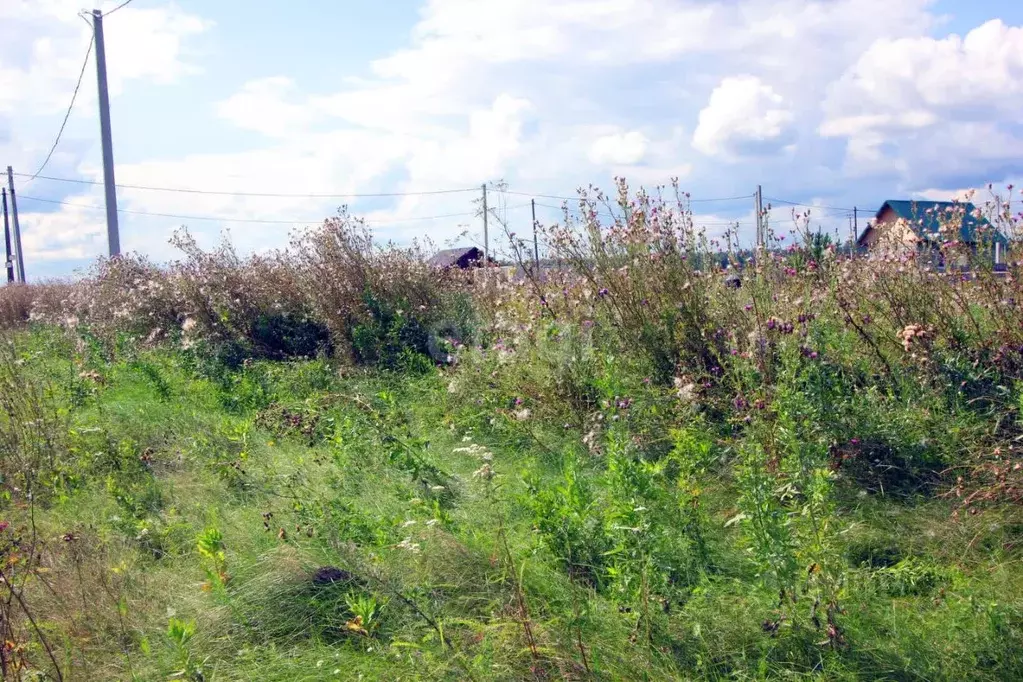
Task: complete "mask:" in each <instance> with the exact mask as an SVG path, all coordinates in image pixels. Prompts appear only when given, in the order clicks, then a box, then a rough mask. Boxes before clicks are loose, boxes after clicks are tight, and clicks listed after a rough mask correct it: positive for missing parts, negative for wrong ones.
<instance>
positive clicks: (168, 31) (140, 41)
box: [0, 0, 211, 115]
mask: <svg viewBox="0 0 1023 682" xmlns="http://www.w3.org/2000/svg"><path fill="white" fill-rule="evenodd" d="M4 5H5V9H4V10H0V41H2V42H6V43H8V44H11V43H14V44H17V45H21V46H22V47H23V48H24V49H25V52H23V53H20V54H19V53H16V52H14V51H10V52H8V51H6V50H3V51H0V113H4V112H12V113H13V112H17V113H18V114H22V115H29V114H53V113H57V112H61V111H63V110H64V109H65V108H66V107H67V105H68V101H69V100H70V96H71V91H72V90H73V88H74V85H75V82H76V81H77V79H78V74H79V72H80V71H81V67H82V62H83V58H84V57H85V53H86V51H87V49H88V46H89V40H90V39H91V36H92V30H91V29H90V28H89V26H88V25H87V24H86V23H85V22H83V21H82V20H81V19H80V18H79V17H78V16H77V12H78V11H79V5H78V3H76V2H70V1H67V0H57V1H51V2H38V3H37V2H35V1H34V0H33V2H29V1H28V0H21V2H17V3H16V4H14V5H8V4H7V3H4ZM4 12H9V14H8V15H7V16H6V17H5V15H4ZM210 26H211V23H210V22H208V21H205V20H203V19H200V18H199V17H196V16H194V15H190V14H187V13H185V12H183V11H182V10H181V9H179V8H177V7H176V6H175V5H173V4H171V5H168V6H167V7H163V8H155V9H150V8H147V9H136V8H135V7H126V8H124V9H123V10H121V11H119V12H117V13H116V14H115V15H113V16H111V17H109V18H108V19H107V20H105V22H104V36H105V38H106V51H107V73H108V74H109V87H110V93H111V95H113V96H116V95H117V94H119V93H120V92H121V91H122V90H123V88H124V86H125V83H126V82H128V81H130V80H133V79H134V80H152V81H155V82H159V83H170V82H174V81H175V80H176V79H178V78H180V77H181V76H183V75H187V74H191V73H197V72H199V70H200V69H199V67H198V66H197V65H196V64H195V63H191V62H188V61H186V60H185V59H184V57H185V54H184V43H185V41H187V40H188V39H189V38H190V37H192V36H194V35H197V34H199V33H202V32H203V31H205V30H207V29H208V28H210ZM15 41H17V42H15ZM95 68H96V67H95V54H91V55H90V57H89V65H88V66H87V67H86V74H85V76H86V77H85V79H84V83H83V87H82V89H81V91H80V92H79V94H78V102H79V104H83V105H86V106H87V105H88V104H89V103H91V102H94V101H95V97H96V87H95V84H94V83H95Z"/></svg>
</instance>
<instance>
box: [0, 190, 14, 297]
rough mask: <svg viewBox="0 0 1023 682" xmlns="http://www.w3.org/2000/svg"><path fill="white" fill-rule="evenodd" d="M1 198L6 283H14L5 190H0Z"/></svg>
mask: <svg viewBox="0 0 1023 682" xmlns="http://www.w3.org/2000/svg"><path fill="white" fill-rule="evenodd" d="M0 195H2V197H3V212H4V245H5V246H6V247H7V261H6V263H7V283H8V284H12V283H14V258H12V257H11V225H10V223H9V222H7V188H6V187H4V188H3V189H2V190H0Z"/></svg>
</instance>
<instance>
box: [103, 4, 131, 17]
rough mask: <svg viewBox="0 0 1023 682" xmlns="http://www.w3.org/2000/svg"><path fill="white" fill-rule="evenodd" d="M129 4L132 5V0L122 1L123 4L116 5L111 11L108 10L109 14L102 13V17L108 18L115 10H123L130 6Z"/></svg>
mask: <svg viewBox="0 0 1023 682" xmlns="http://www.w3.org/2000/svg"><path fill="white" fill-rule="evenodd" d="M131 3H132V0H124V2H122V3H121V4H120V5H118V6H117V7H115V8H113V9H112V10H110V11H109V12H104V13H103V16H104V17H109V16H110V15H111V14H113V13H114V12H116V11H117V10H119V9H124V8H125V7H127V6H128V5H130V4H131Z"/></svg>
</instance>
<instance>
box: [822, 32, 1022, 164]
mask: <svg viewBox="0 0 1023 682" xmlns="http://www.w3.org/2000/svg"><path fill="white" fill-rule="evenodd" d="M823 106H824V120H823V121H822V123H821V126H820V132H821V134H822V135H824V136H826V137H838V138H845V139H846V140H847V141H848V145H849V148H848V149H849V154H848V160H849V162H850V164H851V167H852V168H853V169H855V170H859V171H861V172H863V171H866V172H869V171H870V165H871V164H875V163H878V162H880V161H883V160H887V159H890V158H894V159H896V160H897V161H898V162H900V163H901V166H902V169H903V173H904V175H909V176H912V175H913V174H925V175H926V174H929V173H931V172H932V170H937V169H934V167H933V166H932V164H934V163H935V162H936V161H937V162H939V163H941V167H942V170H944V171H947V172H951V173H957V172H975V171H976V170H979V169H978V165H979V166H981V167H984V166H988V167H990V166H991V162H1000V161H1009V160H1014V159H1017V158H1019V154H1020V152H1021V151H1023V136H1021V135H1020V134H1019V131H1018V130H1017V129H1016V122H1015V120H1014V119H1015V117H1016V115H1017V113H1018V112H1019V111H1020V109H1021V108H1023V27H1009V26H1006V25H1005V24H1004V23H1003V22H1002V21H1001V20H997V19H996V20H992V21H989V22H987V23H985V24H982V25H981V26H978V27H976V28H974V29H973V30H972V31H970V32H968V33H967V34H966V35H965V36H959V35H955V34H953V35H949V36H946V37H944V38H941V39H935V38H930V37H915V38H902V39H897V40H879V41H878V42H876V43H874V44H873V45H872V46H871V47H870V48H869V49H868V50H866V51H865V52H864V53H863V54H862V55H861V56H860V57H859V59H857V61H856V62H855V63H854V64H852V65H851V66H850V67H849V68H848V69H847V71H846V72H845V73H844V74H843V75H842V77H841V78H840V79H838V80H837V81H836V82H835V83H834V84H833V85H832V86H831V87H830V88H829V90H828V94H827V97H826V99H825V102H824V105H823ZM884 148H887V149H886V150H885V149H884ZM938 149H940V150H941V152H942V153H941V155H940V156H939V154H938V153H937V150H938Z"/></svg>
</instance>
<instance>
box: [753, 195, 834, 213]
mask: <svg viewBox="0 0 1023 682" xmlns="http://www.w3.org/2000/svg"><path fill="white" fill-rule="evenodd" d="M764 198H765V199H767V200H768V201H773V202H777V203H779V204H786V205H788V206H802V207H803V208H818V209H823V210H826V211H845V212H847V213H852V212H853V209H851V208H844V207H841V206H819V205H815V204H801V203H799V202H798V201H788V200H786V199H776V198H774V197H764Z"/></svg>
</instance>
